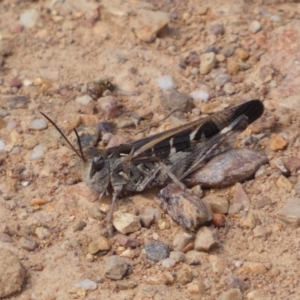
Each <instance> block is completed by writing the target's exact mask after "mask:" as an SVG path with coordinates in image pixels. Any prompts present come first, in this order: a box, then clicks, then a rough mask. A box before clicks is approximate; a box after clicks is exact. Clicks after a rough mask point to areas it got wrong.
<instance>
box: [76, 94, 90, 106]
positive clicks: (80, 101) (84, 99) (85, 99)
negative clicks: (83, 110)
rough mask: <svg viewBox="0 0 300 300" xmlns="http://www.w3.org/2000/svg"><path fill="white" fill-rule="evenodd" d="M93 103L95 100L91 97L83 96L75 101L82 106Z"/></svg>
mask: <svg viewBox="0 0 300 300" xmlns="http://www.w3.org/2000/svg"><path fill="white" fill-rule="evenodd" d="M91 101H93V98H92V97H91V96H89V95H83V96H80V97H77V98H76V99H75V102H77V103H78V104H81V105H87V104H89V103H90V102H91Z"/></svg>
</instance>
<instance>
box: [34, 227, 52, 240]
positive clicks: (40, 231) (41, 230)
mask: <svg viewBox="0 0 300 300" xmlns="http://www.w3.org/2000/svg"><path fill="white" fill-rule="evenodd" d="M35 234H36V235H37V237H38V238H39V239H40V240H44V239H46V238H48V237H50V235H51V232H50V231H49V229H48V228H46V227H37V228H36V229H35Z"/></svg>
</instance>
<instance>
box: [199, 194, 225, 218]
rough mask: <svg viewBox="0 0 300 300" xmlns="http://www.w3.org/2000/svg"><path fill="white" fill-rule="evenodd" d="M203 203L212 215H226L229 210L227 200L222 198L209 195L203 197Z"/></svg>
mask: <svg viewBox="0 0 300 300" xmlns="http://www.w3.org/2000/svg"><path fill="white" fill-rule="evenodd" d="M202 200H203V202H204V203H205V204H206V205H208V206H209V207H210V209H211V211H212V212H213V213H214V214H227V213H228V209H229V203H228V200H227V199H226V198H225V197H223V196H218V195H215V194H209V195H207V196H205V197H204V198H203V199H202Z"/></svg>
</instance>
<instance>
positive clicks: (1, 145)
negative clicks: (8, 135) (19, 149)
mask: <svg viewBox="0 0 300 300" xmlns="http://www.w3.org/2000/svg"><path fill="white" fill-rule="evenodd" d="M4 149H5V142H4V141H3V140H0V151H4Z"/></svg>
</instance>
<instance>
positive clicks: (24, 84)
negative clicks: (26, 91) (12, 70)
mask: <svg viewBox="0 0 300 300" xmlns="http://www.w3.org/2000/svg"><path fill="white" fill-rule="evenodd" d="M31 85H33V81H32V80H30V79H24V80H23V86H31Z"/></svg>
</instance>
